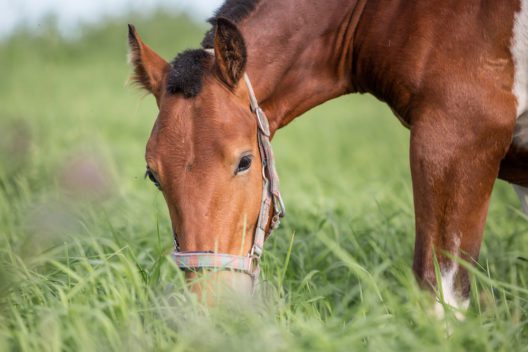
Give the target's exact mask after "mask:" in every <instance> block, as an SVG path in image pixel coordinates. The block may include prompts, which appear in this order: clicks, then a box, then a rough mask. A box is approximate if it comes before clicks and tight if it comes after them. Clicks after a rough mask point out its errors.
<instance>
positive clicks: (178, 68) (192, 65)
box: [167, 49, 210, 98]
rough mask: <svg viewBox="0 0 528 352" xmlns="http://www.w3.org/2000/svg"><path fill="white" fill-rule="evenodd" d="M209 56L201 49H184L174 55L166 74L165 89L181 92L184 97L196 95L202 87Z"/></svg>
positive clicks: (173, 92)
mask: <svg viewBox="0 0 528 352" xmlns="http://www.w3.org/2000/svg"><path fill="white" fill-rule="evenodd" d="M209 58H210V55H209V54H208V53H207V52H206V51H205V50H203V49H193V50H186V51H184V52H182V53H180V54H179V55H178V56H176V58H175V59H174V60H172V62H171V64H170V70H169V73H168V75H167V91H168V92H169V93H170V94H178V93H180V94H183V96H184V97H185V98H192V97H195V96H197V95H198V93H200V91H201V89H202V85H203V76H204V74H205V71H206V70H207V68H208V63H209V62H210V60H209Z"/></svg>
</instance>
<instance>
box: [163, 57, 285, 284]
mask: <svg viewBox="0 0 528 352" xmlns="http://www.w3.org/2000/svg"><path fill="white" fill-rule="evenodd" d="M205 50H206V51H207V52H209V53H211V54H213V55H214V50H212V49H205ZM244 82H245V83H246V86H247V89H248V92H249V102H250V107H251V112H253V113H255V115H256V117H257V125H258V127H257V137H258V146H259V152H260V158H261V160H262V179H263V183H262V200H261V203H260V213H259V216H258V221H257V227H256V229H255V233H254V235H253V246H252V247H251V250H250V251H249V253H248V254H247V255H233V254H226V253H213V252H205V251H197V252H180V248H179V246H178V243H177V242H176V239H175V240H174V241H175V249H174V253H173V257H174V260H175V261H176V265H178V267H179V268H180V269H182V270H186V271H196V270H198V269H217V270H233V271H238V272H243V273H246V274H248V275H250V276H251V277H252V279H253V283H255V282H256V281H257V280H258V276H259V273H260V258H261V256H262V250H263V248H264V240H265V239H266V234H267V235H270V234H271V232H272V231H273V230H274V229H276V228H277V227H278V226H279V222H280V218H282V217H283V216H284V215H285V208H284V203H283V201H282V197H281V194H280V191H279V176H278V175H277V170H276V169H275V158H274V156H273V150H272V149H271V143H270V140H269V138H270V130H269V124H268V118H267V117H266V114H264V111H263V110H262V109H261V108H260V106H259V105H258V101H257V98H256V96H255V92H254V91H253V86H252V85H251V82H250V80H249V77H248V75H247V74H246V73H244ZM270 207H273V215H272V217H271V222H270ZM268 223H270V226H269V230H268V231H267V232H266V228H267V227H268Z"/></svg>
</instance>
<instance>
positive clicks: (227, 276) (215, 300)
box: [186, 271, 253, 306]
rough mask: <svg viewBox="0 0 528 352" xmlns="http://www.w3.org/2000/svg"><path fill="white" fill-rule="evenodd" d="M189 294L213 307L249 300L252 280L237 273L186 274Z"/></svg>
mask: <svg viewBox="0 0 528 352" xmlns="http://www.w3.org/2000/svg"><path fill="white" fill-rule="evenodd" d="M186 276H187V280H188V283H189V286H190V290H191V292H193V293H194V294H196V296H197V297H198V299H199V301H200V302H203V303H205V304H207V305H209V306H215V305H217V304H219V303H221V302H225V301H226V300H240V299H243V300H249V299H250V298H251V296H252V292H253V278H252V277H251V276H249V275H248V274H246V273H241V272H237V271H201V272H193V273H187V274H186Z"/></svg>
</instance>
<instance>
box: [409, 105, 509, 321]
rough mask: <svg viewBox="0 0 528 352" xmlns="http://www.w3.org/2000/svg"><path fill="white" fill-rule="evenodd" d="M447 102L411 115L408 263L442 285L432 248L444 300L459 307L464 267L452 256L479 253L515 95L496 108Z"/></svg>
mask: <svg viewBox="0 0 528 352" xmlns="http://www.w3.org/2000/svg"><path fill="white" fill-rule="evenodd" d="M510 101H511V100H510ZM452 110H453V108H451V107H450V108H449V109H447V108H446V109H438V108H425V109H421V110H420V112H419V114H417V115H415V116H414V118H413V122H412V127H411V171H412V178H413V193H414V206H415V216H416V219H415V220H416V242H415V250H414V263H413V270H414V272H415V274H416V276H417V278H418V280H419V281H420V283H422V284H423V285H424V286H425V287H428V288H433V289H435V288H438V287H440V286H439V285H438V283H437V280H436V276H435V265H434V257H435V255H436V258H437V260H438V264H439V268H440V274H441V278H442V282H441V288H442V290H441V291H440V290H439V292H441V293H442V296H443V299H444V302H445V303H447V304H449V305H451V306H452V307H454V308H462V309H465V308H467V306H468V303H469V287H470V283H469V279H468V273H467V271H466V270H465V269H463V268H462V267H461V266H460V265H459V264H458V262H457V261H456V260H455V261H453V260H452V259H451V258H450V257H451V256H455V257H459V258H461V259H463V260H466V261H469V262H475V261H476V260H477V259H478V255H479V250H480V245H481V242H482V237H483V232H484V224H485V219H486V214H487V210H488V205H489V201H490V196H491V191H492V188H493V184H494V181H495V179H496V177H497V175H498V171H499V165H500V161H501V159H502V158H503V157H504V155H505V153H506V151H507V149H508V145H509V144H510V142H511V136H512V133H513V126H514V124H515V108H514V104H513V103H512V104H504V107H503V108H501V109H498V108H497V107H496V106H495V107H494V109H493V113H494V114H490V111H489V109H488V111H486V110H485V109H480V107H478V106H477V107H474V106H473V107H471V106H470V107H467V111H452ZM438 298H440V297H438ZM439 301H440V300H439ZM435 310H436V311H437V312H438V314H439V315H441V316H443V314H444V310H443V305H442V304H440V303H437V305H436V308H435ZM457 316H458V317H461V316H463V315H461V313H457Z"/></svg>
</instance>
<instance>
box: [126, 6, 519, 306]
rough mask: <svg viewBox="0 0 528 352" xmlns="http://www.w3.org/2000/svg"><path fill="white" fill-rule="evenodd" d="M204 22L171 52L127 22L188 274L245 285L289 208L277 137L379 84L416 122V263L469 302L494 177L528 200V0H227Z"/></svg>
mask: <svg viewBox="0 0 528 352" xmlns="http://www.w3.org/2000/svg"><path fill="white" fill-rule="evenodd" d="M209 23H210V24H211V29H210V30H208V31H207V33H206V34H205V37H204V39H203V41H202V43H201V47H200V48H198V49H190V50H186V51H184V52H182V53H180V54H178V55H177V56H176V58H175V59H174V60H173V61H171V62H167V61H165V60H164V59H163V58H161V57H160V56H159V55H158V54H157V53H156V52H155V51H154V50H153V49H151V48H150V47H149V46H148V45H147V44H145V43H144V42H143V41H142V39H141V37H140V36H139V34H138V32H137V31H136V29H135V27H134V26H132V25H129V33H128V42H129V47H130V59H131V63H132V66H133V70H134V73H133V77H132V78H133V81H134V82H136V83H137V84H138V85H139V86H140V87H142V88H144V89H146V90H147V91H148V92H150V93H152V94H153V95H154V97H155V99H156V103H157V106H158V109H159V114H158V116H157V118H156V121H155V123H154V127H153V129H152V132H151V135H150V138H149V140H148V142H147V146H146V162H147V171H146V174H147V176H148V177H149V178H150V179H151V180H152V181H153V182H154V184H155V185H156V186H157V187H158V188H159V189H160V190H161V191H162V193H163V196H164V197H165V200H166V203H167V206H168V210H169V214H170V220H171V223H172V229H173V234H174V241H175V248H176V249H175V253H174V258H175V260H176V262H177V264H178V266H179V267H181V268H182V269H184V270H185V271H186V272H187V274H186V275H187V276H188V277H189V278H193V277H195V276H196V275H197V273H198V272H203V271H208V270H201V269H216V270H212V272H213V273H212V274H211V276H212V277H214V278H216V279H217V280H219V281H221V282H224V281H228V280H231V279H232V278H234V277H236V278H237V279H236V280H238V281H237V282H238V283H237V285H240V287H242V289H243V290H251V288H252V286H253V282H254V281H255V278H256V277H258V264H259V260H260V255H261V253H262V245H263V242H264V239H265V238H267V236H269V233H270V232H271V230H272V229H273V228H275V227H276V226H277V224H278V222H279V219H280V217H281V216H283V215H284V205H283V203H282V199H281V196H280V192H279V183H278V177H277V174H276V170H275V166H274V157H273V152H272V151H271V145H270V143H269V141H270V140H271V139H272V138H273V136H274V134H275V133H276V132H277V130H278V129H280V128H282V127H284V126H286V125H287V124H288V123H289V122H291V121H292V120H293V119H295V118H296V117H297V116H300V115H302V114H303V113H304V112H305V111H307V110H309V109H311V108H313V107H315V106H317V105H319V104H322V103H324V102H326V101H328V100H330V99H333V98H336V97H339V96H342V95H344V94H349V93H361V94H363V93H369V94H372V95H373V96H375V97H376V98H377V99H379V100H380V101H382V102H384V103H386V104H388V106H389V107H390V108H391V109H392V111H393V112H394V115H395V116H396V117H397V118H398V119H399V120H400V122H401V123H402V124H403V125H404V126H405V127H406V128H408V129H409V130H410V165H411V176H412V186H413V187H412V190H413V199H414V212H415V248H414V258H413V266H412V269H413V272H414V274H415V277H416V279H417V281H418V283H419V284H420V285H421V286H422V287H423V288H424V289H426V290H430V291H432V292H436V293H437V295H438V296H439V297H437V298H436V300H435V302H434V304H435V305H436V307H440V310H441V309H443V308H444V307H452V308H454V309H460V310H464V309H465V308H467V307H468V304H469V291H470V282H469V274H468V270H467V268H466V267H465V266H464V265H460V262H461V261H466V262H469V263H476V262H477V259H478V256H479V251H480V246H481V243H482V239H483V233H484V225H485V220H486V216H487V211H488V205H489V202H490V196H491V192H492V188H493V185H494V183H495V180H496V179H497V178H499V179H502V180H505V181H507V182H509V183H511V184H513V185H514V187H515V189H516V191H517V193H518V195H519V198H520V199H521V202H522V206H523V209H524V211H525V212H527V213H528V113H527V111H528V1H526V0H508V1H506V0H505V1H483V0H467V1H456V0H450V1H446V0H426V1H407V0H392V1H383V0H313V1H302V0H289V1H283V0H247V1H243V0H227V1H226V2H225V3H224V4H223V5H222V6H221V7H220V8H219V9H218V10H217V11H216V13H215V14H214V16H213V17H212V18H211V19H210V20H209ZM435 268H437V269H439V270H438V271H436V272H435ZM223 269H226V270H223ZM227 269H228V270H227ZM208 272H209V271H208ZM209 280H213V279H209ZM207 282H209V281H207ZM205 286H207V284H206V283H200V284H195V285H194V286H193V290H194V291H195V292H202V291H201V290H204V287H205ZM435 309H436V308H435ZM442 312H443V311H442V310H441V311H440V313H439V314H443V313H442Z"/></svg>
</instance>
